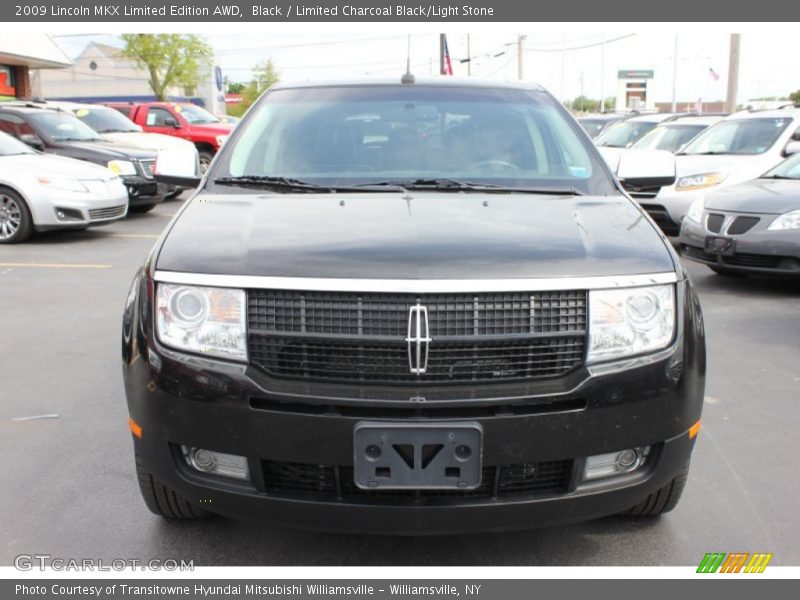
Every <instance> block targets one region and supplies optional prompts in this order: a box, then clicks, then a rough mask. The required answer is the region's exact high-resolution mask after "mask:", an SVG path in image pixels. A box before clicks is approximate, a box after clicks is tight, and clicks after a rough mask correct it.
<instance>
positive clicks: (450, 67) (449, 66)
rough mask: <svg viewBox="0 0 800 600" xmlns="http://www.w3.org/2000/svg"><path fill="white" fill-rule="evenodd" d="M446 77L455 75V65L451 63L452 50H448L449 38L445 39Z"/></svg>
mask: <svg viewBox="0 0 800 600" xmlns="http://www.w3.org/2000/svg"><path fill="white" fill-rule="evenodd" d="M443 74H444V75H452V74H453V63H452V62H450V50H448V48H447V38H444V73H443Z"/></svg>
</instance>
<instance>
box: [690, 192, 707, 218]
mask: <svg viewBox="0 0 800 600" xmlns="http://www.w3.org/2000/svg"><path fill="white" fill-rule="evenodd" d="M705 205H706V199H705V196H701V197H700V198H698V199H697V200H695V201H694V202H692V203H691V204H690V205H689V210H687V211H686V218H687V219H689V220H690V221H694V222H695V223H701V222H702V219H703V210H705Z"/></svg>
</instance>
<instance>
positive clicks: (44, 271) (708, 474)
mask: <svg viewBox="0 0 800 600" xmlns="http://www.w3.org/2000/svg"><path fill="white" fill-rule="evenodd" d="M179 205H180V201H171V202H167V203H165V204H162V205H160V206H158V207H157V208H156V209H155V210H154V211H153V212H152V213H149V214H147V215H138V216H137V215H134V216H132V217H130V218H128V219H125V220H124V221H121V222H117V223H114V224H113V225H110V226H107V227H104V228H97V229H93V230H89V231H86V232H74V233H59V234H55V233H52V234H47V235H41V236H38V237H36V238H34V240H33V241H32V242H31V243H28V244H24V245H20V246H0V352H1V353H0V356H1V357H2V363H0V365H1V366H0V373H2V376H0V397H2V402H0V456H2V457H3V460H2V462H0V481H2V485H0V515H2V521H1V522H0V532H1V535H0V564H2V565H10V564H13V560H14V557H15V556H16V555H18V554H34V553H38V554H50V555H51V556H54V557H61V558H65V559H71V558H74V559H81V558H90V557H91V558H98V557H99V558H103V559H107V560H112V559H116V558H136V559H140V560H145V559H151V558H184V559H193V560H194V562H195V565H696V564H698V563H699V561H700V560H701V559H702V557H703V555H704V554H705V553H706V552H712V551H719V552H734V551H739V552H756V551H758V552H772V553H773V554H774V558H773V561H772V563H771V564H773V565H798V564H800V543H798V540H799V539H800V516H799V515H798V508H797V507H798V498H800V479H798V477H796V473H797V468H796V460H797V456H798V454H800V436H799V435H798V428H799V427H800V319H798V314H800V312H799V311H798V309H800V282H781V281H770V280H765V279H757V278H730V277H724V276H719V275H715V274H713V273H712V272H711V271H709V270H708V269H706V268H705V267H703V266H700V265H696V264H692V263H689V264H688V269H689V271H690V273H691V276H692V278H693V280H694V282H695V284H696V285H697V287H698V289H699V292H700V296H701V301H702V305H703V309H704V314H705V319H706V331H707V335H708V350H709V377H708V385H707V391H706V392H707V396H706V404H705V409H704V419H703V429H702V431H701V433H700V437H699V441H698V447H697V449H696V450H695V453H694V460H693V465H692V471H691V474H690V478H689V484H688V487H687V489H686V492H685V494H684V497H683V500H682V502H681V504H680V505H679V506H678V508H677V509H676V510H675V511H674V512H672V513H670V514H668V515H666V516H665V517H663V518H661V519H657V520H652V521H629V520H625V519H620V518H607V519H601V520H597V521H593V522H589V523H584V524H579V525H573V526H568V527H559V528H551V529H538V530H534V531H528V532H520V533H511V534H492V535H478V536H463V537H439V538H429V539H422V538H400V539H388V538H381V537H371V536H343V535H338V534H337V535H333V534H316V533H308V532H296V531H289V530H284V529H281V528H279V527H276V526H271V525H265V524H254V523H248V522H236V521H232V520H228V519H222V518H219V519H215V520H212V521H208V522H200V523H167V522H164V521H162V520H161V519H159V518H157V517H155V516H153V515H152V514H150V513H149V512H148V511H147V509H146V508H145V505H144V502H143V501H142V500H141V498H140V495H139V490H138V487H137V484H136V479H135V473H134V468H133V457H132V452H131V441H130V433H129V431H128V428H127V411H126V408H125V401H124V397H123V390H122V376H121V366H120V341H119V332H120V319H121V313H122V307H123V302H124V299H125V296H126V294H127V291H128V286H129V283H130V280H131V278H132V276H133V274H134V272H135V270H136V269H137V267H138V266H139V265H140V264H141V262H142V261H143V259H144V257H145V255H146V254H147V251H148V250H149V248H150V246H151V245H152V244H153V242H154V241H155V239H156V237H157V235H158V233H159V232H160V231H161V230H162V228H163V227H164V226H165V225H166V224H167V223H168V220H169V217H170V216H171V215H172V214H173V213H175V211H176V210H177V209H178V207H179ZM198 243H202V240H199V241H198ZM42 415H51V418H41V419H33V420H15V419H19V418H21V417H31V416H42Z"/></svg>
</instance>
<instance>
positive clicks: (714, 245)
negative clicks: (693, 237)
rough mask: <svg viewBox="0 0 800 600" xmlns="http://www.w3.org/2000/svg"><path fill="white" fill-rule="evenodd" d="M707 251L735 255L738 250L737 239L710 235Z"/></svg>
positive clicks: (707, 241)
mask: <svg viewBox="0 0 800 600" xmlns="http://www.w3.org/2000/svg"><path fill="white" fill-rule="evenodd" d="M706 252H710V253H711V254H719V255H721V256H733V255H734V253H735V252H736V240H734V239H733V238H729V237H721V236H716V235H710V236H708V237H707V238H706Z"/></svg>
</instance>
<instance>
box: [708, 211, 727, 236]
mask: <svg viewBox="0 0 800 600" xmlns="http://www.w3.org/2000/svg"><path fill="white" fill-rule="evenodd" d="M723 221H725V215H717V214H710V215H708V218H707V219H706V226H707V227H708V230H709V231H711V232H712V233H719V232H720V231H721V230H722V223H723Z"/></svg>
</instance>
